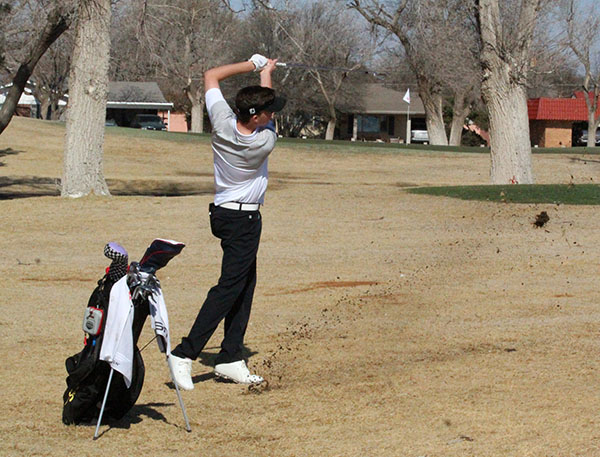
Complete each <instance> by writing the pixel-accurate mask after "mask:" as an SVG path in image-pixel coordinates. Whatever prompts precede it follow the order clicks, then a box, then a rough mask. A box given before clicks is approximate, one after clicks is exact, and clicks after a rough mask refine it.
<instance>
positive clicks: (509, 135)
mask: <svg viewBox="0 0 600 457" xmlns="http://www.w3.org/2000/svg"><path fill="white" fill-rule="evenodd" d="M504 75H505V76H506V77H508V75H507V74H506V73H504ZM493 79H497V78H493ZM482 94H483V99H484V101H485V104H486V106H487V109H488V114H489V118H490V147H491V171H490V175H491V180H492V184H509V183H510V184H533V182H534V179H533V171H532V166H531V140H530V135H529V116H528V113H527V92H526V89H525V87H521V86H517V87H514V86H511V84H510V82H509V81H508V80H507V79H501V80H500V81H492V80H489V79H488V80H487V81H484V84H483V86H482Z"/></svg>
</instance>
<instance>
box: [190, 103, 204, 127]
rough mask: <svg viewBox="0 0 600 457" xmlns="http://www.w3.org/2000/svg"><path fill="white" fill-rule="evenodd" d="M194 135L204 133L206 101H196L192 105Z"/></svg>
mask: <svg viewBox="0 0 600 457" xmlns="http://www.w3.org/2000/svg"><path fill="white" fill-rule="evenodd" d="M191 127H192V128H191V131H192V132H193V133H202V132H204V99H202V98H201V99H200V100H199V101H196V103H194V104H193V105H192V126H191Z"/></svg>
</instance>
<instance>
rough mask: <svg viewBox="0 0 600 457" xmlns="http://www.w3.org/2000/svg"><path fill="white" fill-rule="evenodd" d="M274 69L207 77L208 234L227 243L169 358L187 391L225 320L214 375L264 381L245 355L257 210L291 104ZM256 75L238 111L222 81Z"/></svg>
mask: <svg viewBox="0 0 600 457" xmlns="http://www.w3.org/2000/svg"><path fill="white" fill-rule="evenodd" d="M276 63H277V60H272V59H267V58H266V57H264V56H262V55H259V54H255V55H253V56H252V57H251V58H250V60H249V61H246V62H239V63H234V64H230V65H224V66H220V67H216V68H212V69H210V70H208V71H207V72H206V73H204V87H205V90H206V109H207V110H208V115H209V117H210V122H211V124H212V128H213V135H212V149H213V156H214V169H215V199H214V203H211V204H210V206H209V215H210V227H211V231H212V233H213V235H214V236H216V237H217V238H219V239H220V240H221V248H222V249H223V260H222V265H221V277H220V278H219V282H218V284H217V285H216V286H214V287H213V288H212V289H210V291H209V292H208V295H207V297H206V300H205V302H204V304H203V305H202V308H200V311H199V312H198V316H197V317H196V321H195V322H194V325H193V326H192V328H191V330H190V332H189V335H188V336H187V337H185V338H182V340H181V344H179V345H178V346H177V347H176V348H175V349H174V350H173V351H172V353H171V355H170V356H169V364H170V365H171V368H172V370H173V374H174V377H175V382H176V383H177V385H178V386H179V387H180V388H181V389H184V390H192V389H193V388H194V384H193V382H192V375H191V373H192V360H195V359H196V358H197V357H198V355H199V354H200V352H201V351H202V349H203V348H204V346H205V345H206V343H207V342H208V340H209V339H210V337H211V336H212V334H213V333H214V331H215V330H216V328H217V326H218V325H219V323H220V322H221V321H222V320H223V319H225V336H224V338H223V341H222V343H221V351H220V353H219V355H218V356H217V360H216V363H215V374H216V375H217V376H219V377H222V378H226V379H229V380H232V381H234V382H236V383H242V384H258V383H261V382H262V381H263V378H261V377H260V376H258V375H255V374H251V373H250V371H249V370H248V368H247V366H246V362H245V361H244V359H243V356H242V348H243V343H244V334H245V333H246V327H247V326H248V320H249V319H250V308H251V307H252V297H253V295H254V287H255V285H256V254H257V251H258V245H259V242H260V233H261V227H262V220H261V214H260V211H259V209H260V205H262V204H263V202H264V198H265V191H266V190H267V180H268V171H267V160H268V157H269V154H270V153H271V151H272V150H273V148H274V147H275V141H276V140H277V134H276V133H275V125H274V123H273V113H274V112H277V111H280V110H281V109H283V107H284V105H285V99H284V98H281V97H277V96H276V95H275V91H274V90H273V89H272V81H271V74H272V73H273V71H274V70H275V68H276V65H275V64H276ZM252 71H259V72H260V86H250V87H245V88H243V89H241V90H240V91H239V92H238V93H237V95H236V99H235V108H234V109H232V108H231V107H230V106H229V105H228V104H227V102H226V101H225V99H224V98H223V94H222V93H221V90H220V87H219V83H220V81H223V80H224V79H226V78H229V77H231V76H234V75H238V74H242V73H248V72H252Z"/></svg>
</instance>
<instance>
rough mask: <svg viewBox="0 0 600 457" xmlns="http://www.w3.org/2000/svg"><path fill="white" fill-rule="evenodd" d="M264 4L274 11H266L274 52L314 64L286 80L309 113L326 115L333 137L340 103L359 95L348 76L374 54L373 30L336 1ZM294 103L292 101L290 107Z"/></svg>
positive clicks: (283, 57) (286, 58)
mask: <svg viewBox="0 0 600 457" xmlns="http://www.w3.org/2000/svg"><path fill="white" fill-rule="evenodd" d="M262 6H263V7H265V8H266V9H267V10H268V11H269V12H268V14H266V15H265V14H264V13H263V23H264V22H267V21H270V22H271V26H270V27H269V30H271V31H272V32H271V33H273V34H274V35H276V37H277V39H276V40H275V41H273V46H272V47H271V48H270V49H269V50H268V51H269V53H274V54H272V55H273V56H276V57H278V58H279V59H280V60H281V61H292V62H294V63H300V64H303V65H306V66H307V67H311V68H305V69H290V70H288V71H287V72H286V73H284V76H283V80H282V81H283V82H286V83H288V84H290V85H291V84H294V87H295V88H296V90H295V91H294V92H295V93H296V94H302V95H301V96H300V97H297V98H299V99H301V100H302V101H303V102H304V104H305V106H304V109H303V111H304V113H306V112H311V111H312V113H313V114H315V115H317V114H318V115H320V116H322V117H323V118H324V119H325V120H326V123H327V128H326V132H325V138H326V139H327V140H332V139H333V137H334V133H335V128H336V124H337V117H338V109H339V107H340V105H341V104H344V102H345V101H346V100H347V99H348V98H350V97H353V96H355V94H356V89H355V88H354V86H353V85H352V84H351V81H350V78H349V76H350V75H351V74H352V73H353V72H355V71H357V70H358V69H361V68H364V65H365V62H366V61H367V59H368V58H370V56H371V55H372V53H373V45H372V43H371V41H370V39H369V34H368V33H367V32H368V31H367V30H365V29H364V27H363V26H362V25H361V24H358V23H357V22H356V21H355V20H354V18H353V17H352V15H351V14H349V12H348V11H344V9H341V10H340V7H339V5H338V4H336V2H327V1H323V0H319V1H314V2H311V3H310V4H302V5H300V4H297V3H296V4H293V5H289V4H285V5H284V7H282V8H280V9H274V8H272V7H270V6H269V5H268V4H265V3H264V2H262ZM365 35H366V36H365ZM267 42H269V40H267ZM300 88H302V89H300ZM317 95H318V96H317ZM291 96H292V97H293V96H294V94H291ZM294 104H295V101H294V100H292V103H291V104H290V107H288V110H289V109H290V108H293V107H294ZM311 105H312V107H311ZM315 105H316V106H315ZM311 108H314V109H311ZM296 114H297V115H295V116H294V118H295V119H296V120H300V121H301V122H300V124H302V123H306V119H307V117H306V116H303V115H301V113H300V112H298V113H296Z"/></svg>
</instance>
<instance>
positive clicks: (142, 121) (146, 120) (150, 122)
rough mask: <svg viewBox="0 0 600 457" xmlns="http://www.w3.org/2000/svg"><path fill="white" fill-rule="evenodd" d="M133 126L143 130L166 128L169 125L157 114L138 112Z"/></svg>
mask: <svg viewBox="0 0 600 457" xmlns="http://www.w3.org/2000/svg"><path fill="white" fill-rule="evenodd" d="M131 127H133V128H135V129H142V130H166V129H167V126H166V125H165V123H164V122H163V120H162V118H161V117H160V116H157V115H156V114H136V115H135V117H134V118H133V121H131Z"/></svg>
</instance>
